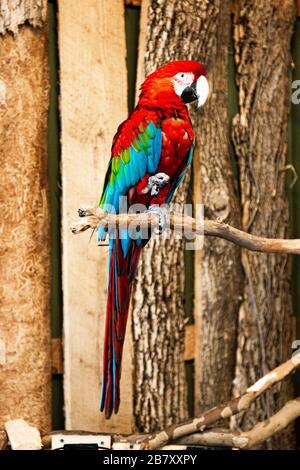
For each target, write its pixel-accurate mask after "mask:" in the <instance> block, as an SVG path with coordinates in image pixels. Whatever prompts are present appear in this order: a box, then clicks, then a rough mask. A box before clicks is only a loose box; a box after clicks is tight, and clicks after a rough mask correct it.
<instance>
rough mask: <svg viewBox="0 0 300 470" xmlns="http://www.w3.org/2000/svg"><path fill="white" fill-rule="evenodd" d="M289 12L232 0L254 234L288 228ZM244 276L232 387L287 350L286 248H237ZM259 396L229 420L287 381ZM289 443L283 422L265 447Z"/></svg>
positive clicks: (242, 147) (270, 403) (278, 402)
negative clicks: (268, 251) (274, 251)
mask: <svg viewBox="0 0 300 470" xmlns="http://www.w3.org/2000/svg"><path fill="white" fill-rule="evenodd" d="M295 18H296V8H295V2H294V1H293V0H285V1H281V0H276V1H273V0H272V1H271V0H263V1H261V2H259V3H258V2H256V1H254V0H247V1H246V0H239V1H238V2H237V6H236V13H235V19H234V23H235V25H234V39H235V49H236V64H237V84H238V87H239V114H238V115H237V116H236V117H235V118H234V123H233V136H234V143H235V150H236V154H237V157H238V162H239V169H240V187H241V198H242V209H243V214H242V227H243V229H244V230H246V231H249V232H250V233H253V234H256V235H262V234H264V236H268V237H272V238H276V237H278V238H286V237H288V236H289V232H290V231H289V210H288V202H287V198H286V196H285V173H284V171H282V170H284V166H285V163H286V161H285V160H286V142H287V121H288V119H287V116H288V108H289V94H290V90H289V87H290V84H289V66H290V61H291V57H290V39H291V34H292V31H293V24H294V21H295ZM242 261H243V268H244V272H245V277H246V284H245V289H244V300H243V303H242V305H241V308H240V312H239V336H238V351H237V368H236V377H235V393H242V392H243V391H244V390H245V388H247V386H248V385H249V383H251V382H253V381H254V380H255V379H256V378H257V377H259V376H261V375H262V374H265V373H266V372H267V371H268V370H270V369H272V368H273V367H275V366H276V365H277V364H278V363H280V362H282V361H284V360H286V359H287V358H288V357H289V356H290V355H291V346H292V341H293V335H292V304H291V286H290V282H291V263H290V262H291V260H290V259H289V258H288V257H287V256H278V255H271V256H267V255H263V254H259V255H258V254H255V253H253V254H252V253H248V252H247V253H246V252H243V254H242ZM278 392H279V390H278V389H274V390H272V391H270V392H268V393H267V394H266V396H265V397H263V398H262V399H260V400H259V401H258V402H257V403H256V404H255V407H253V410H252V413H250V414H248V413H247V416H241V417H239V419H237V421H236V425H237V426H238V427H240V428H242V429H244V430H247V429H249V427H252V426H253V424H254V423H255V422H256V421H257V420H258V419H259V420H265V419H267V418H268V417H269V416H270V415H271V414H273V413H274V412H275V411H276V410H277V409H278V407H281V406H282V405H283V404H284V403H285V402H286V401H287V400H288V399H289V398H290V397H292V388H291V381H287V382H286V383H285V384H283V385H282V388H281V389H280V396H279V394H278ZM292 446H293V439H292V435H291V432H290V430H287V431H285V432H283V433H281V434H278V435H277V436H276V437H275V438H273V439H272V440H271V442H269V444H268V448H273V449H285V448H291V447H292Z"/></svg>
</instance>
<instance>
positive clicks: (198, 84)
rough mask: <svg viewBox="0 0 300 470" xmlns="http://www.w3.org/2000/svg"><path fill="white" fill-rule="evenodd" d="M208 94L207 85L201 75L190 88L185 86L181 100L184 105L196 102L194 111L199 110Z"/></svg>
mask: <svg viewBox="0 0 300 470" xmlns="http://www.w3.org/2000/svg"><path fill="white" fill-rule="evenodd" d="M208 93H209V85H208V81H207V79H206V77H205V76H204V75H201V77H199V78H198V80H197V81H195V82H194V83H192V84H191V85H190V86H187V87H186V88H185V89H184V90H183V92H182V94H181V99H182V100H183V101H184V102H185V103H192V102H193V101H196V100H197V105H196V109H197V110H198V109H199V108H201V107H202V106H203V105H204V103H205V101H206V100H207V97H208Z"/></svg>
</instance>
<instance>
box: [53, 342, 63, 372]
mask: <svg viewBox="0 0 300 470" xmlns="http://www.w3.org/2000/svg"><path fill="white" fill-rule="evenodd" d="M62 348H63V347H62V340H61V338H52V339H51V366H52V374H62V373H63V369H64V367H63V349H62Z"/></svg>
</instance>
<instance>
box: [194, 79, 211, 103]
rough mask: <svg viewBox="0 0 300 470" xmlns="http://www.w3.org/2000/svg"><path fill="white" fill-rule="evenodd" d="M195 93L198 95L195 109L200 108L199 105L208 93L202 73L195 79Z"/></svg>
mask: <svg viewBox="0 0 300 470" xmlns="http://www.w3.org/2000/svg"><path fill="white" fill-rule="evenodd" d="M196 93H197V97H198V101H197V109H199V108H201V106H203V105H204V103H205V101H206V100H207V97H208V93H209V85H208V81H207V79H206V77H204V75H201V77H199V78H198V80H197V83H196Z"/></svg>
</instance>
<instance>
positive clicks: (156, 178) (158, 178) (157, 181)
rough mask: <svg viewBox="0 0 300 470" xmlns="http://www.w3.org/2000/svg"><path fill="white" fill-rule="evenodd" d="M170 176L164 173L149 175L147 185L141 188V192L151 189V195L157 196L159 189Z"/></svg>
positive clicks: (147, 191) (145, 192)
mask: <svg viewBox="0 0 300 470" xmlns="http://www.w3.org/2000/svg"><path fill="white" fill-rule="evenodd" d="M169 180H170V177H169V176H168V175H167V174H166V173H156V175H152V176H149V178H148V183H147V186H146V187H145V188H144V189H143V191H142V192H143V193H144V194H147V193H149V191H150V190H151V196H157V195H158V193H159V191H160V189H161V188H163V187H164V186H166V184H167V183H168V182H169Z"/></svg>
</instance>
